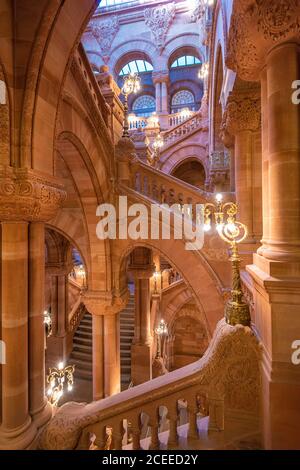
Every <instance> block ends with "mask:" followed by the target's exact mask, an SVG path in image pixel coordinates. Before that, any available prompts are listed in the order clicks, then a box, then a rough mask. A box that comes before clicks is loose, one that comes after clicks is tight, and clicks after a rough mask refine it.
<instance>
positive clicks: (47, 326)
mask: <svg viewBox="0 0 300 470" xmlns="http://www.w3.org/2000/svg"><path fill="white" fill-rule="evenodd" d="M44 325H45V329H46V336H47V338H49V336H51V335H52V319H51V315H50V313H49V312H48V310H45V311H44Z"/></svg>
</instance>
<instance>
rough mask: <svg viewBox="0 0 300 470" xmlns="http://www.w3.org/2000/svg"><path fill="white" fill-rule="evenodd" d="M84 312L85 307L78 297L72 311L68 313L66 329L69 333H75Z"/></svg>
mask: <svg viewBox="0 0 300 470" xmlns="http://www.w3.org/2000/svg"><path fill="white" fill-rule="evenodd" d="M85 313H86V308H85V306H84V304H83V303H82V302H81V297H80V298H79V299H78V300H77V302H76V303H75V305H74V306H73V308H72V311H71V312H70V314H69V325H68V330H69V332H70V333H75V331H76V330H77V328H78V326H79V324H80V322H81V320H82V318H83V317H84V314H85Z"/></svg>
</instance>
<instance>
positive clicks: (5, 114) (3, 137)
mask: <svg viewBox="0 0 300 470" xmlns="http://www.w3.org/2000/svg"><path fill="white" fill-rule="evenodd" d="M0 85H1V90H0V93H1V96H0V155H1V163H2V164H6V165H10V164H11V150H10V149H11V105H10V103H11V100H10V93H9V89H8V86H7V80H6V74H5V70H4V67H3V65H2V64H1V62H0Z"/></svg>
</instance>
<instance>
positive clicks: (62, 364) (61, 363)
mask: <svg viewBox="0 0 300 470" xmlns="http://www.w3.org/2000/svg"><path fill="white" fill-rule="evenodd" d="M57 367H58V370H62V369H63V368H64V363H63V362H59V363H58V366H57Z"/></svg>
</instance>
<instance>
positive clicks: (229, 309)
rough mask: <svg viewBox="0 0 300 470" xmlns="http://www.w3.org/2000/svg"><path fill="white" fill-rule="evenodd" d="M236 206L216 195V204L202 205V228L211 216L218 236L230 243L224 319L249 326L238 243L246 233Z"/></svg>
mask: <svg viewBox="0 0 300 470" xmlns="http://www.w3.org/2000/svg"><path fill="white" fill-rule="evenodd" d="M237 211H238V206H237V204H235V203H234V202H225V203H223V196H222V194H217V195H216V204H212V203H208V204H205V206H204V230H205V231H206V232H208V231H209V230H210V229H211V223H212V216H213V214H214V219H215V224H216V228H217V232H218V234H219V236H220V237H221V238H222V240H224V241H225V242H226V243H228V244H229V245H230V249H231V257H230V261H231V265H232V288H231V298H230V300H229V301H228V302H227V304H226V306H225V320H226V322H227V323H228V324H229V325H244V326H250V324H251V316H250V309H249V305H248V304H247V303H246V302H244V300H243V292H242V284H241V276H240V262H241V258H240V257H239V253H238V244H239V243H241V242H242V241H244V240H245V238H246V237H247V235H248V229H247V227H246V225H244V224H242V223H241V222H238V221H237V220H236V214H237Z"/></svg>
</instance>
